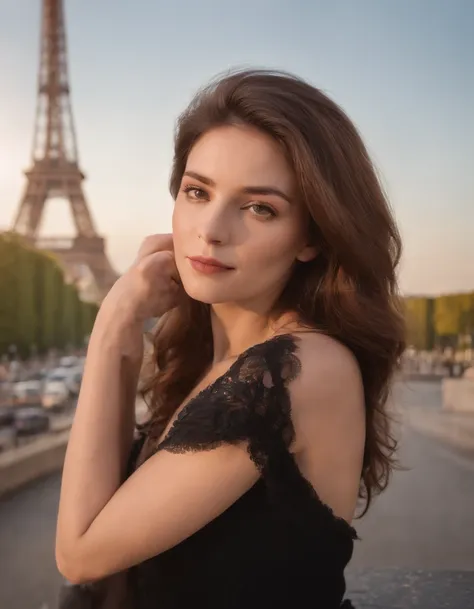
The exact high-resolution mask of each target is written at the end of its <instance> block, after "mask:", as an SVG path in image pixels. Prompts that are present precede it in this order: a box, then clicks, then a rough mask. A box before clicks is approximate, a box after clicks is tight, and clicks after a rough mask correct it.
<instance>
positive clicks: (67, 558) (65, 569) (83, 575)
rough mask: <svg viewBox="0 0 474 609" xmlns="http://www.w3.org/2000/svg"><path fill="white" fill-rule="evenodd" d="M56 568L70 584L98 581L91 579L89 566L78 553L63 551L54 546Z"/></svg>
mask: <svg viewBox="0 0 474 609" xmlns="http://www.w3.org/2000/svg"><path fill="white" fill-rule="evenodd" d="M56 566H57V568H58V571H59V573H60V574H61V575H62V576H63V577H64V579H65V580H67V581H68V582H69V583H70V584H88V583H91V582H92V581H94V579H98V578H94V577H93V575H92V573H91V571H90V564H88V561H86V560H85V559H84V557H81V556H80V554H79V552H73V551H65V549H64V548H61V547H60V546H59V547H58V546H56Z"/></svg>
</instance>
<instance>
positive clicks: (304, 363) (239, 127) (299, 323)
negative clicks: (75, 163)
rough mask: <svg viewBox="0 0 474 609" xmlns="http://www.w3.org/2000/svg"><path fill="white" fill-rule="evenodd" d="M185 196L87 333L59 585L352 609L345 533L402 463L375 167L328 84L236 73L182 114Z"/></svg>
mask: <svg viewBox="0 0 474 609" xmlns="http://www.w3.org/2000/svg"><path fill="white" fill-rule="evenodd" d="M171 193H172V195H173V198H174V199H175V206H174V211H173V234H172V236H170V235H159V236H152V237H149V238H147V239H146V240H145V242H144V244H143V246H142V247H141V250H140V252H139V255H138V258H137V261H136V262H135V264H134V265H133V266H132V268H131V269H130V270H129V271H128V272H127V273H125V275H123V276H122V277H121V278H120V279H119V280H118V281H117V283H116V284H115V286H114V287H113V288H112V290H111V291H110V293H109V294H108V295H107V297H106V299H105V300H104V302H103V304H102V306H101V309H100V311H99V314H98V317H97V320H96V323H95V327H94V330H93V333H92V336H91V339H90V344H89V350H88V356H87V362H86V366H85V374H84V379H83V385H82V388H81V394H80V398H79V403H78V406H77V413H76V416H75V421H74V425H73V428H72V432H71V437H70V441H69V446H68V450H67V455H66V460H65V465H64V472H63V482H62V489H61V499H60V508H59V516H58V529H57V544H56V556H57V562H58V566H59V569H60V571H61V572H62V573H63V575H64V576H65V577H66V578H67V579H68V580H70V581H72V582H74V583H77V584H84V583H86V582H96V581H108V582H109V583H110V582H113V581H115V583H116V588H117V589H118V587H119V586H118V583H117V582H119V581H121V582H122V583H124V582H125V583H126V588H127V590H128V593H129V602H130V606H132V607H133V608H134V609H146V608H155V607H156V608H160V609H169V608H176V609H177V608H179V609H190V608H191V607H203V608H204V607H205V608H206V609H213V608H215V609H227V608H231V607H232V608H239V609H253V608H255V609H257V608H258V609H267V608H268V609H279V608H281V609H289V608H290V607H303V606H305V607H306V606H308V607H312V608H314V609H316V608H321V609H322V608H324V609H333V608H334V609H335V608H336V607H341V606H350V603H349V601H344V603H343V597H344V594H345V584H344V568H345V566H346V565H347V563H348V561H349V560H350V558H351V555H352V551H353V543H354V540H355V539H356V538H357V534H356V532H355V530H354V528H353V527H352V525H351V521H352V519H353V517H354V512H355V510H356V506H357V501H358V499H363V500H364V501H365V508H367V507H368V505H369V504H370V501H371V498H372V497H373V495H374V494H376V493H378V492H380V491H381V490H382V489H383V488H384V487H385V486H386V484H387V481H388V478H389V474H390V471H391V468H392V466H393V452H394V448H395V443H394V441H393V438H392V437H391V435H390V429H389V422H388V416H387V413H386V411H385V401H386V397H387V392H388V387H389V381H390V377H391V374H392V371H393V370H394V367H395V365H396V362H397V359H398V358H399V356H400V354H401V353H402V350H403V323H402V317H401V315H400V311H399V305H398V299H397V293H396V277H395V268H396V265H397V263H398V260H399V252H400V239H399V235H398V232H397V229H396V227H395V224H394V221H393V219H392V216H391V214H390V211H389V208H388V205H387V203H386V200H385V198H384V195H383V193H382V191H381V188H380V186H379V184H378V181H377V178H376V175H375V172H374V169H373V167H372V164H371V162H370V160H369V157H368V154H367V151H366V149H365V147H364V145H363V143H362V141H361V139H360V137H359V135H358V133H357V131H356V129H355V128H354V126H353V125H352V124H351V122H350V121H349V119H348V118H347V117H346V116H345V114H344V113H343V112H342V110H341V109H340V108H338V106H336V105H335V104H334V102H332V101H331V100H329V99H328V98H327V97H326V96H325V95H324V94H323V93H321V92H320V91H319V90H317V89H315V88H314V87H312V86H310V85H309V84H307V83H305V82H303V81H302V80H300V79H298V78H295V77H293V76H290V75H287V74H284V73H276V72H266V71H240V72H236V73H232V74H230V75H228V76H226V77H224V78H222V79H220V80H218V81H217V82H214V83H212V84H211V85H210V86H208V87H207V88H206V89H204V90H203V91H201V92H199V93H198V95H197V96H196V98H195V99H194V101H193V102H192V103H191V105H190V106H189V108H188V109H187V110H186V111H185V112H184V114H183V115H182V116H181V117H180V119H179V122H178V128H177V132H176V141H175V157H174V164H173V170H172V175H171ZM154 316H157V317H160V321H159V324H158V327H157V329H156V333H155V337H154V356H153V363H154V367H155V370H154V374H153V376H152V378H151V379H149V380H148V383H147V386H146V387H145V393H146V394H147V395H148V396H149V403H150V419H149V421H148V423H147V424H146V425H144V426H143V427H142V428H141V430H140V434H139V438H138V440H136V441H135V442H134V443H133V435H134V427H135V421H134V402H135V394H136V390H137V383H138V377H139V371H140V367H141V363H142V349H143V346H142V345H143V341H142V325H143V323H144V321H145V320H146V319H148V318H150V317H154ZM124 480H125V481H124ZM118 573H121V574H122V575H121V576H118V577H116V579H115V580H114V579H113V578H112V579H107V578H108V576H111V575H113V574H118ZM96 588H97V589H100V586H96ZM86 589H89V590H94V586H91V587H89V588H86ZM114 603H115V604H114ZM114 603H112V605H111V606H115V607H117V606H118V601H114Z"/></svg>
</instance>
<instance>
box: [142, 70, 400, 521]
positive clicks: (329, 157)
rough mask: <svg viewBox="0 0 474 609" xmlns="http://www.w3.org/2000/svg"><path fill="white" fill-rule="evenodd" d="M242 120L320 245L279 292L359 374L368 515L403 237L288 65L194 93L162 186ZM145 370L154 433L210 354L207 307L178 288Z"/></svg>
mask: <svg viewBox="0 0 474 609" xmlns="http://www.w3.org/2000/svg"><path fill="white" fill-rule="evenodd" d="M232 124H240V125H242V124H246V125H250V126H253V127H256V128H257V129H260V130H261V131H262V132H264V133H266V134H268V135H269V136H270V137H272V138H273V139H274V140H275V141H277V142H278V143H279V144H280V146H281V148H282V151H283V152H284V154H285V155H286V158H287V159H288V162H289V163H290V165H291V167H292V170H293V172H294V175H295V179H296V184H297V191H298V197H299V199H300V200H301V201H302V203H303V204H304V205H305V206H306V207H307V208H308V210H309V213H310V216H311V236H312V238H313V239H314V241H315V242H316V243H317V245H318V250H319V254H318V256H317V257H316V259H315V260H314V261H312V262H306V263H304V264H299V265H298V266H296V267H295V269H294V271H293V274H292V276H291V277H290V279H289V281H288V283H287V285H286V286H285V289H284V291H283V293H282V294H281V296H280V298H279V301H278V302H277V303H275V307H276V308H278V307H279V308H280V310H293V311H297V312H298V314H299V316H300V319H301V320H302V322H303V323H305V324H308V325H310V326H312V327H315V328H318V329H319V330H322V331H324V332H325V333H326V334H328V335H329V336H331V337H333V338H335V339H337V340H339V341H340V342H341V343H343V344H344V345H346V346H347V347H348V348H349V349H350V350H351V351H352V353H353V354H354V356H355V357H356V359H357V361H358V364H359V367H360V370H361V375H362V379H363V384H364V389H365V406H366V409H365V411H366V443H365V453H364V462H363V470H362V475H361V484H360V493H359V495H360V498H363V499H365V509H364V512H363V513H365V512H366V511H367V509H368V507H369V505H370V503H371V500H372V498H373V496H374V495H375V494H377V493H380V492H381V491H382V490H384V489H385V487H386V486H387V484H388V481H389V477H390V474H391V471H392V469H393V467H394V466H395V465H396V458H395V451H396V446H397V442H396V439H395V437H394V436H393V434H392V431H391V424H390V423H391V421H390V417H389V414H388V412H387V410H386V405H387V404H386V403H387V398H388V394H389V388H390V381H391V377H392V374H393V372H394V370H395V368H396V365H397V363H398V359H399V357H400V355H401V354H402V352H403V350H404V321H403V315H402V309H401V305H400V300H399V297H398V290H397V278H396V267H397V265H398V262H399V259H400V253H401V240H400V235H399V233H398V231H397V227H396V225H395V222H394V219H393V217H392V214H391V212H390V208H389V205H388V203H387V200H386V197H385V196H384V193H383V191H382V188H381V186H380V184H379V181H378V179H377V175H376V172H375V170H374V167H373V165H372V163H371V160H370V158H369V155H368V153H367V150H366V148H365V146H364V143H363V142H362V139H361V137H360V136H359V134H358V132H357V130H356V128H355V127H354V125H353V124H352V122H351V121H350V120H349V118H348V117H347V116H346V114H345V113H344V112H343V110H342V109H341V108H339V107H338V106H337V105H336V104H335V103H334V102H333V101H332V100H331V99H329V98H328V97H327V96H326V95H325V94H324V93H322V92H321V91H320V90H318V89H317V88H315V87H313V86H311V85H310V84H308V83H306V82H304V81H303V80H301V79H300V78H297V77H295V76H293V75H291V74H287V73H284V72H277V71H263V70H245V71H236V72H232V73H230V74H227V75H225V76H223V77H221V78H219V79H217V80H216V81H214V82H211V84H210V85H208V86H207V87H205V88H204V89H202V90H200V91H199V92H198V93H197V95H196V96H195V98H194V99H193V100H192V102H191V103H190V105H189V107H188V108H187V109H186V110H185V111H184V113H183V114H181V116H180V117H179V119H178V123H177V128H176V133H175V147H174V161H173V167H172V173H171V178H170V191H171V194H172V196H173V198H176V196H177V194H178V192H179V188H180V184H181V179H182V176H183V173H184V171H185V167H186V162H187V159H188V156H189V153H190V151H191V149H192V147H193V145H194V144H195V143H196V142H197V140H198V139H199V138H200V137H201V136H202V135H203V134H204V133H206V132H207V131H209V130H210V129H212V128H214V127H218V126H224V125H232ZM153 342H154V351H153V358H152V361H153V367H154V370H153V373H152V374H151V375H150V376H149V378H148V379H147V380H146V381H145V384H144V386H143V393H144V395H145V398H146V401H147V402H148V403H149V406H150V410H151V419H150V421H151V422H150V425H149V427H148V431H149V437H151V439H152V440H153V439H154V440H156V439H157V438H158V437H159V435H160V434H161V433H162V431H163V429H164V428H165V426H166V424H167V422H168V421H169V420H170V418H171V417H172V415H173V413H174V412H175V411H176V409H177V408H178V407H179V405H180V404H181V402H182V401H183V400H184V399H185V398H186V396H187V395H188V394H189V393H190V391H191V390H192V389H193V387H194V385H195V384H196V383H197V382H198V380H199V378H200V377H201V376H202V375H203V374H204V373H205V370H206V369H207V368H208V366H209V364H210V362H211V360H212V332H211V323H210V311H209V305H206V304H203V303H200V302H197V301H195V300H193V299H191V298H190V297H187V295H184V296H183V299H182V301H181V302H180V303H179V305H178V306H177V307H176V308H175V309H173V310H172V311H170V312H169V313H167V314H166V315H164V316H163V318H161V320H160V322H159V323H158V325H157V328H156V330H155V333H154V341H153Z"/></svg>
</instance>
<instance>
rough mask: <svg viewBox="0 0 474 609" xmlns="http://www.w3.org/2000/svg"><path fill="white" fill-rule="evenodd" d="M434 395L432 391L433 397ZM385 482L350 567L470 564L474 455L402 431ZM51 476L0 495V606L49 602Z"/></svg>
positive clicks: (413, 390)
mask: <svg viewBox="0 0 474 609" xmlns="http://www.w3.org/2000/svg"><path fill="white" fill-rule="evenodd" d="M439 391H440V387H439V385H437V386H435V385H432V384H431V385H430V384H427V385H426V386H425V387H422V386H421V385H420V386H418V387H412V386H411V385H410V386H401V387H398V388H397V391H396V394H395V395H396V398H397V399H398V400H403V402H404V404H405V405H409V404H421V403H423V402H424V401H425V400H430V403H431V402H432V403H433V407H437V402H436V400H438V402H440V400H439V396H438V397H436V396H437V395H438V393H439ZM433 396H435V397H433ZM400 461H401V463H402V465H403V466H405V467H408V468H410V469H409V471H398V472H396V473H395V475H394V477H393V481H392V483H391V485H390V487H389V489H388V490H387V491H386V492H385V493H384V494H383V495H382V496H381V497H380V498H378V499H377V500H376V502H375V503H374V505H373V507H372V508H371V510H370V512H369V514H368V515H367V516H366V517H364V518H363V519H362V520H360V521H356V522H355V526H356V528H357V530H358V532H359V536H360V537H361V541H358V542H356V548H355V552H354V557H353V561H352V563H351V566H350V567H349V569H354V570H355V569H360V568H383V567H392V566H398V567H403V568H409V569H454V570H457V569H461V570H471V571H474V510H473V509H472V506H473V505H474V461H473V460H471V459H468V458H466V457H463V456H461V455H458V454H456V453H454V452H452V451H451V450H448V449H446V448H444V447H443V446H441V445H439V444H438V443H436V442H435V441H433V440H430V439H427V438H425V437H422V436H419V435H418V434H416V433H415V432H413V431H411V430H403V434H402V441H401V445H400ZM59 483H60V480H59V476H58V475H53V476H51V477H49V478H46V479H44V480H41V481H38V482H36V483H34V484H33V485H31V486H29V487H27V488H26V489H23V490H22V491H21V492H18V493H17V494H15V495H13V496H11V497H9V498H6V499H4V500H3V501H0V607H1V609H54V608H55V607H56V600H57V587H58V584H59V582H60V578H59V576H58V574H57V572H56V569H55V565H54V557H53V538H54V529H55V518H56V509H57V502H58V492H59Z"/></svg>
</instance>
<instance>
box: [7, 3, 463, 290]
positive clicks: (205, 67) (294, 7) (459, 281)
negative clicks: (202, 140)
mask: <svg viewBox="0 0 474 609" xmlns="http://www.w3.org/2000/svg"><path fill="white" fill-rule="evenodd" d="M40 4H41V3H40V0H0V228H3V229H5V228H7V227H8V226H9V225H10V223H11V222H12V219H13V217H14V214H15V211H16V207H17V205H18V202H19V198H20V195H21V191H22V188H23V185H24V177H23V175H22V171H23V170H24V169H26V168H27V166H28V163H29V160H30V153H31V145H32V138H33V121H34V111H35V102H36V97H35V96H36V90H35V89H36V81H37V69H38V61H39V58H38V50H39V28H40ZM66 17H67V33H68V46H69V69H70V81H71V89H72V103H73V111H74V116H75V122H76V128H77V132H78V144H79V152H80V162H81V166H82V169H83V170H84V172H85V173H86V174H87V178H88V179H87V181H86V183H85V192H86V195H87V197H88V200H89V204H90V207H91V209H92V213H93V215H94V218H95V220H96V223H97V226H98V228H99V231H100V232H101V233H102V234H104V235H106V236H107V237H108V249H109V253H110V256H111V258H112V261H113V263H114V264H115V265H116V266H117V268H118V269H119V270H124V269H125V268H126V267H127V265H128V264H129V263H130V262H131V260H132V258H133V256H134V254H135V251H136V249H137V247H138V245H139V243H140V241H141V240H142V238H143V237H144V236H145V235H146V234H149V233H151V232H168V231H169V230H170V218H171V210H172V201H171V199H170V195H169V194H168V191H167V179H168V173H169V169H170V163H171V153H172V135H173V128H174V121H175V119H176V117H177V115H178V113H179V112H180V111H181V110H182V109H183V108H184V107H185V106H186V104H187V102H188V101H189V99H190V97H191V95H192V93H193V92H194V91H195V89H196V88H197V87H199V86H200V85H202V84H204V83H205V82H206V81H207V80H208V79H210V78H211V77H212V76H214V75H215V74H216V73H219V72H222V71H223V70H225V69H227V68H229V67H233V66H256V67H269V68H283V69H285V70H289V71H291V72H294V73H296V74H298V75H300V76H302V77H304V78H305V79H307V80H309V81H310V82H311V83H313V84H315V85H316V86H318V87H321V88H322V89H323V90H325V91H326V92H327V93H328V94H329V95H330V96H331V97H332V98H333V99H335V100H336V101H337V102H338V103H339V104H340V105H342V107H343V108H344V109H345V110H346V111H347V112H348V114H349V115H350V116H351V118H352V119H353V120H354V122H355V123H356V125H357V126H358V128H359V129H360V131H361V132H362V135H363V137H364V138H365V141H366V143H367V145H368V147H369V150H370V152H371V153H372V156H373V158H374V161H375V163H376V165H377V167H378V169H379V172H380V175H381V179H382V181H383V184H384V187H385V189H386V191H387V193H388V195H389V198H390V200H391V203H392V206H393V209H394V211H395V215H396V217H397V219H398V222H399V225H400V229H401V232H402V236H403V238H404V243H405V252H404V258H403V264H402V268H401V277H400V282H401V286H402V289H403V290H404V292H406V293H432V294H436V293H442V292H450V291H467V290H474V2H472V1H470V0H397V1H394V0H358V1H357V2H356V1H353V0H332V1H331V2H328V1H327V0H324V1H323V0H313V1H309V0H292V1H290V0H238V1H233V2H230V1H229V0H199V1H197V0H195V1H192V0H167V1H166V2H165V1H164V0H156V1H153V2H152V1H150V0H133V2H131V1H130V0H100V1H97V0H66ZM42 233H43V234H49V235H52V234H58V235H70V234H72V233H73V225H72V221H71V218H70V214H69V210H68V208H67V206H66V205H65V204H64V202H63V201H52V202H50V204H49V206H48V208H47V213H46V216H45V220H44V224H43V227H42Z"/></svg>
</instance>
